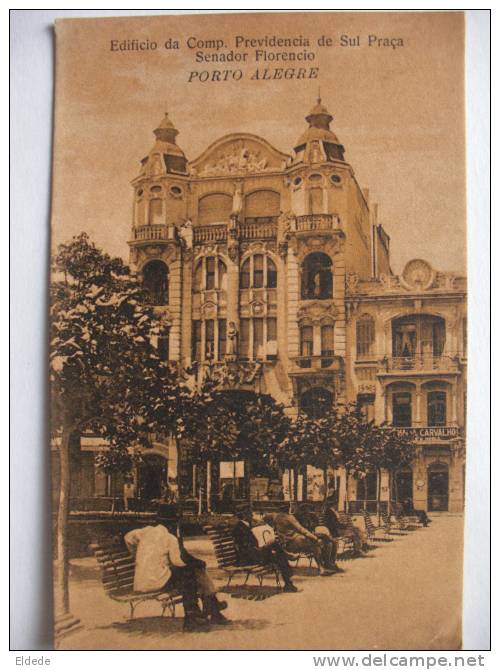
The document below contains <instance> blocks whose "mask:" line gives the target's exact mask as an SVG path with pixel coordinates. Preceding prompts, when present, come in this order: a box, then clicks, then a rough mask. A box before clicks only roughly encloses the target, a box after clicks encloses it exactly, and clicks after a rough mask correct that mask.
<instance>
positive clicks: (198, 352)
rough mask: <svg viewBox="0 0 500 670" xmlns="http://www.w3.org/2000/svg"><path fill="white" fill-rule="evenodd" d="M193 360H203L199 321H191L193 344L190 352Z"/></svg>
mask: <svg viewBox="0 0 500 670" xmlns="http://www.w3.org/2000/svg"><path fill="white" fill-rule="evenodd" d="M191 358H192V360H193V361H197V362H198V363H200V362H201V361H202V360H203V356H202V338H201V321H198V320H197V321H193V346H192V352H191Z"/></svg>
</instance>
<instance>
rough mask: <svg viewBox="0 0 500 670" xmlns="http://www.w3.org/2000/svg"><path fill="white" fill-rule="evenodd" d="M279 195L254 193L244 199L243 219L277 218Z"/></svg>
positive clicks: (266, 192)
mask: <svg viewBox="0 0 500 670" xmlns="http://www.w3.org/2000/svg"><path fill="white" fill-rule="evenodd" d="M279 213H280V195H279V193H275V192H274V191H255V192H254V193H250V194H249V195H247V197H246V198H245V218H250V219H255V218H260V217H266V216H279Z"/></svg>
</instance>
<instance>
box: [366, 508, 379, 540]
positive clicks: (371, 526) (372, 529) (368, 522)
mask: <svg viewBox="0 0 500 670" xmlns="http://www.w3.org/2000/svg"><path fill="white" fill-rule="evenodd" d="M363 518H364V520H365V527H366V530H367V532H368V533H369V534H370V535H372V534H373V533H374V532H375V530H376V529H375V525H374V523H373V521H372V518H371V516H370V515H369V514H368V512H367V511H366V510H364V512H363Z"/></svg>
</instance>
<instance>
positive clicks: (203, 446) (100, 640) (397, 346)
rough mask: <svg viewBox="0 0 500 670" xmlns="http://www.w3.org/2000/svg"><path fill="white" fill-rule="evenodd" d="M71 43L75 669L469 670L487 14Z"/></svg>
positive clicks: (64, 523)
mask: <svg viewBox="0 0 500 670" xmlns="http://www.w3.org/2000/svg"><path fill="white" fill-rule="evenodd" d="M55 36H56V87H55V135H54V163H53V208H52V251H51V286H50V291H51V323H50V339H51V343H50V379H51V455H52V475H53V527H54V532H53V545H54V602H55V622H54V630H55V644H56V646H57V647H58V648H61V649H118V650H122V649H123V650H125V649H158V650H160V649H190V650H194V649H200V650H207V649H213V650H225V649H233V650H235V649H236V650H240V649H241V650H243V649H246V650H252V649H253V650H272V649H282V650H283V649H284V650H292V649H294V650H295V649H302V650H305V649H323V650H328V649H332V650H341V649H366V650H371V649H387V650H391V649H392V650H395V649H398V650H404V649H419V650H439V649H443V650H445V649H448V650H457V649H460V648H461V610H462V603H461V598H462V551H463V514H464V488H465V460H466V456H465V417H466V406H467V385H466V378H467V311H466V289H467V282H466V211H465V137H464V133H465V131H464V15H463V13H462V12H450V11H447V12H432V13H431V12H381V13H372V12H342V13H334V12H318V11H314V12H309V13H308V12H304V13H302V12H301V13H293V12H291V13H279V12H277V13H256V14H252V13H242V12H236V13H232V14H224V13H222V12H216V13H215V14H207V15H199V14H198V15H191V16H166V15H163V16H158V17H151V16H148V17H128V18H104V19H69V20H60V21H57V22H56V27H55Z"/></svg>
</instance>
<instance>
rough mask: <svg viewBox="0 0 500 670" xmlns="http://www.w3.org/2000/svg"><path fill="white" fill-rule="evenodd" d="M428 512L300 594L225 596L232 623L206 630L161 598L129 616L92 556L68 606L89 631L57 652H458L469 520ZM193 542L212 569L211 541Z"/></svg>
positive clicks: (305, 578) (75, 572) (78, 564)
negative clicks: (166, 611)
mask: <svg viewBox="0 0 500 670" xmlns="http://www.w3.org/2000/svg"><path fill="white" fill-rule="evenodd" d="M431 518H432V519H433V523H432V524H431V525H430V526H429V527H428V528H423V529H419V530H417V531H415V532H412V533H409V534H407V535H405V536H404V537H402V536H397V537H396V536H395V537H394V541H393V542H390V543H377V548H376V549H375V550H373V551H370V552H369V555H368V556H367V557H366V558H362V559H356V560H350V561H345V562H342V563H341V565H342V567H344V568H345V569H346V572H345V573H344V574H341V575H334V576H332V577H327V578H321V577H319V576H317V575H316V574H315V571H314V570H312V571H309V569H308V568H300V569H299V573H300V574H297V576H296V578H295V583H296V584H297V586H298V587H299V589H300V593H297V594H288V593H280V594H277V595H273V596H272V597H270V598H268V599H266V600H262V601H252V600H244V599H239V598H228V601H229V608H228V610H227V616H228V617H230V618H231V620H232V622H233V623H232V624H231V625H230V626H226V627H214V628H213V630H212V631H210V632H209V633H189V634H184V633H182V630H181V629H182V619H181V618H180V616H181V612H182V607H179V608H178V618H176V619H171V618H169V617H165V618H163V619H162V618H161V617H160V616H159V614H160V607H159V605H158V604H155V603H146V604H142V605H139V606H138V608H137V610H136V617H137V618H136V619H135V620H133V621H128V620H127V616H128V606H126V605H121V604H118V603H115V602H114V601H112V600H111V599H110V598H108V597H107V596H106V595H105V594H104V591H103V589H102V586H101V584H100V582H99V581H98V578H99V574H98V570H97V568H96V565H95V562H94V560H93V559H83V560H80V561H74V562H73V566H72V579H71V585H70V589H71V609H72V612H73V614H75V615H76V616H78V617H79V618H80V619H81V621H82V623H83V624H84V629H83V630H81V631H79V632H77V633H74V634H73V635H70V636H68V637H67V638H65V639H63V640H62V641H61V644H60V647H59V648H61V649H324V650H330V649H420V650H424V649H427V650H437V649H459V648H460V627H461V620H460V609H461V591H462V587H461V583H460V582H461V580H459V574H461V566H462V530H463V517H462V516H460V515H434V516H433V517H431ZM186 546H187V548H189V550H191V551H193V553H195V554H196V555H198V556H200V557H201V558H204V559H205V560H206V559H208V564H209V567H211V566H214V565H215V563H214V559H213V556H212V555H211V545H210V542H209V541H208V540H206V539H199V540H194V541H193V540H192V541H189V542H187V543H186ZM302 565H304V562H302ZM211 573H212V574H214V573H213V572H212V570H211ZM215 575H216V577H217V573H216V572H215ZM266 583H267V584H268V585H269V586H271V585H272V584H273V581H272V580H271V579H269V580H266Z"/></svg>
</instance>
